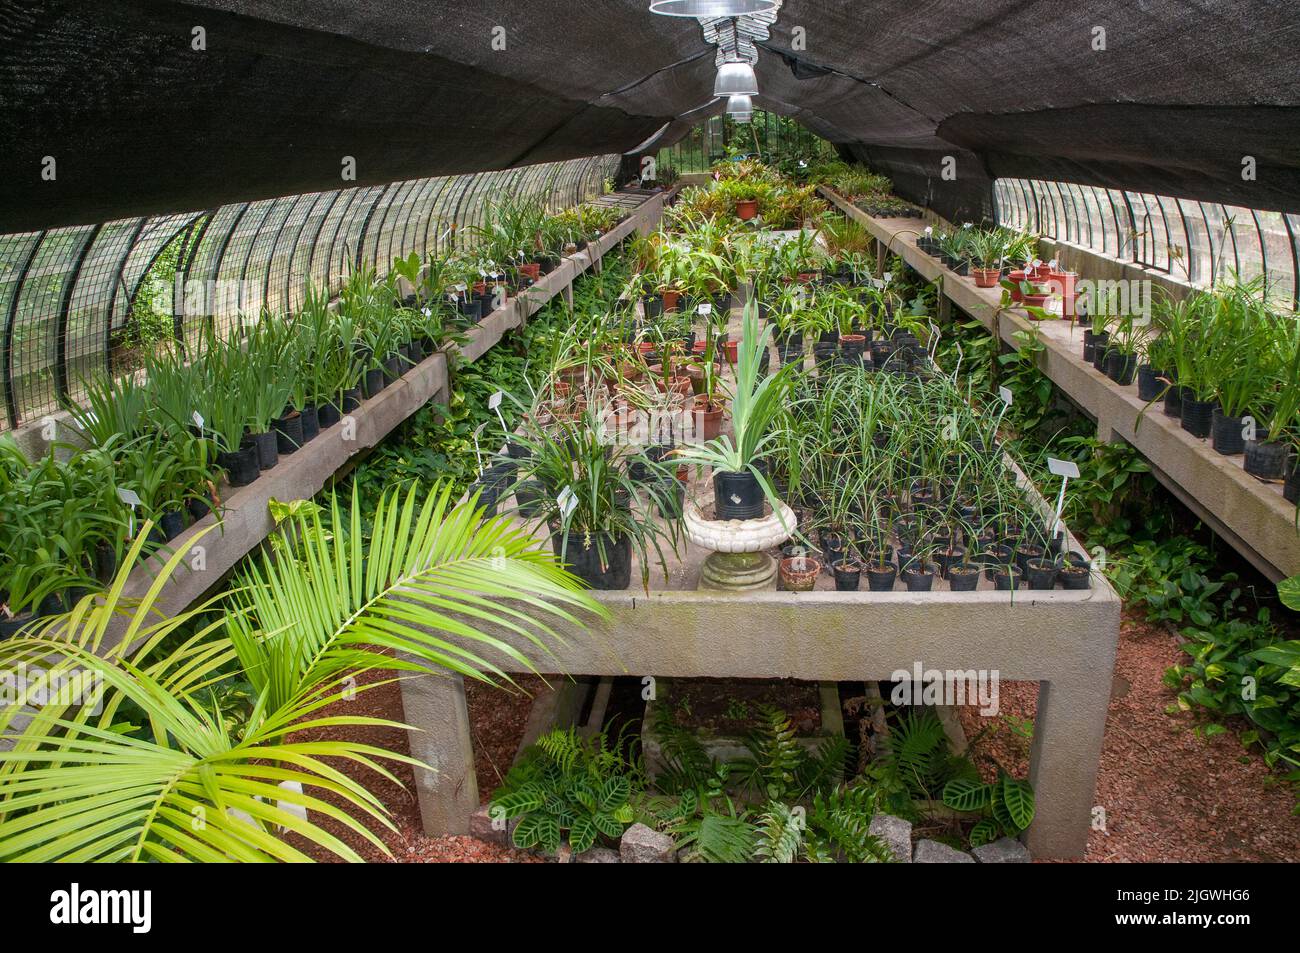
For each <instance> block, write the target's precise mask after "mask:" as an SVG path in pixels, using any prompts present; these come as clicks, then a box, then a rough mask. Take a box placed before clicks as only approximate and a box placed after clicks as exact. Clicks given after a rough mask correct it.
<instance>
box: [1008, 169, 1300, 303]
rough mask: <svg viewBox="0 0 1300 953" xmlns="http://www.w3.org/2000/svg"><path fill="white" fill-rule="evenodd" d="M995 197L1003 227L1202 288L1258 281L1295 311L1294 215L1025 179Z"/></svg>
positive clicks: (1297, 254)
mask: <svg viewBox="0 0 1300 953" xmlns="http://www.w3.org/2000/svg"><path fill="white" fill-rule="evenodd" d="M993 193H994V201H995V204H996V214H997V220H998V222H1000V223H1001V224H1004V225H1010V226H1013V227H1016V228H1024V229H1028V230H1030V231H1034V232H1038V233H1040V234H1042V235H1045V236H1047V237H1049V238H1052V239H1056V240H1061V241H1066V242H1071V243H1073V244H1076V245H1081V246H1083V247H1085V248H1089V249H1092V250H1094V251H1098V252H1101V253H1102V254H1105V255H1109V256H1110V257H1112V258H1117V259H1119V260H1120V261H1128V262H1133V263H1135V264H1139V265H1145V266H1146V267H1148V268H1152V269H1154V270H1157V271H1162V272H1166V273H1168V274H1169V275H1170V276H1171V277H1172V278H1175V279H1178V280H1181V281H1184V282H1186V283H1188V284H1191V285H1196V286H1200V287H1206V286H1209V285H1211V284H1213V283H1214V282H1216V281H1219V280H1222V279H1224V278H1226V277H1227V276H1229V275H1231V274H1236V275H1238V276H1239V277H1240V278H1241V279H1242V280H1243V281H1249V280H1252V279H1254V278H1258V277H1260V276H1263V277H1264V278H1265V280H1266V282H1267V286H1268V294H1269V297H1270V298H1271V299H1272V300H1274V301H1276V302H1279V303H1283V304H1287V305H1289V306H1291V307H1296V306H1297V305H1300V296H1298V295H1300V281H1297V278H1298V277H1300V250H1298V249H1297V245H1296V233H1297V231H1298V230H1300V215H1294V214H1291V213H1283V212H1274V211H1265V210H1261V209H1250V208H1243V207H1241V206H1236V205H1223V204H1220V203H1217V202H1198V201H1193V200H1191V199H1181V198H1173V197H1171V196H1167V195H1153V194H1151V193H1147V192H1130V191H1120V190H1116V189H1104V188H1099V187H1096V186H1089V185H1075V184H1073V183H1070V182H1047V181H1040V180H1030V179H998V180H997V181H996V182H995V183H994V187H993Z"/></svg>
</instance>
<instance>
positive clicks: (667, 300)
mask: <svg viewBox="0 0 1300 953" xmlns="http://www.w3.org/2000/svg"><path fill="white" fill-rule="evenodd" d="M661 297H662V298H663V300H664V310H665V311H676V310H677V305H678V303H679V302H680V301H681V298H682V293H681V292H680V291H665V292H664V293H663V295H661Z"/></svg>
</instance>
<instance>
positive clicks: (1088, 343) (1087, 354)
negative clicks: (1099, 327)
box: [1083, 330, 1097, 364]
mask: <svg viewBox="0 0 1300 953" xmlns="http://www.w3.org/2000/svg"><path fill="white" fill-rule="evenodd" d="M1096 349H1097V335H1095V334H1093V333H1092V331H1091V330H1087V331H1084V332H1083V360H1084V363H1086V364H1091V363H1092V359H1093V357H1094V356H1095V355H1096Z"/></svg>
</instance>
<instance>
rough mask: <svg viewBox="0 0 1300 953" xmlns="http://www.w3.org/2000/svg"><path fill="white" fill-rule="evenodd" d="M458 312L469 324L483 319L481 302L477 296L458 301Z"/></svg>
mask: <svg viewBox="0 0 1300 953" xmlns="http://www.w3.org/2000/svg"><path fill="white" fill-rule="evenodd" d="M460 313H461V314H462V315H464V316H465V319H466V320H467V321H469V323H470V324H478V323H479V322H480V321H482V320H483V302H482V301H481V300H479V299H478V298H475V299H473V300H472V301H462V302H461V303H460Z"/></svg>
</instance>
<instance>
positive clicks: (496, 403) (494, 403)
mask: <svg viewBox="0 0 1300 953" xmlns="http://www.w3.org/2000/svg"><path fill="white" fill-rule="evenodd" d="M504 393H505V392H504V391H497V392H496V393H495V394H493V395H492V396H491V397H489V398H488V410H496V409H497V408H498V407H500V406H501V397H502V396H503V394H504Z"/></svg>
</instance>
